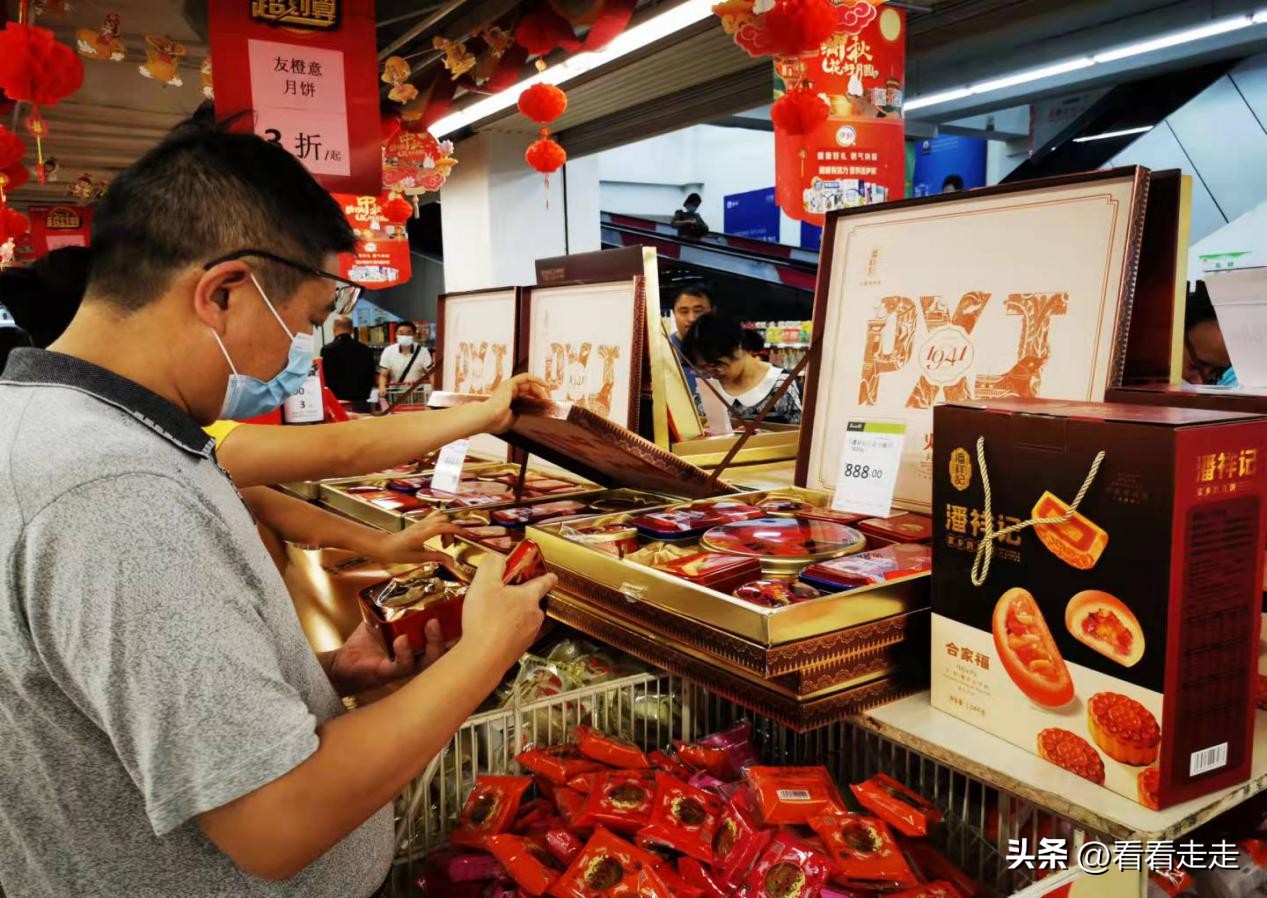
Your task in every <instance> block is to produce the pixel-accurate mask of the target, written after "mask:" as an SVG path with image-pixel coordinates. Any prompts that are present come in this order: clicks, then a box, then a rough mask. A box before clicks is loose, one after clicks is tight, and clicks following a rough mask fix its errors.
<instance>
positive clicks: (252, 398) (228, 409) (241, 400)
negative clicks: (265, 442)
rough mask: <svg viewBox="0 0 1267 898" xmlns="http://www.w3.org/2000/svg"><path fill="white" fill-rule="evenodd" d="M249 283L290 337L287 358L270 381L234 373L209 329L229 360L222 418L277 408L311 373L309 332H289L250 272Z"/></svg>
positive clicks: (241, 417)
mask: <svg viewBox="0 0 1267 898" xmlns="http://www.w3.org/2000/svg"><path fill="white" fill-rule="evenodd" d="M251 283H253V284H255V289H256V290H259V291H260V298H262V299H263V300H264V303H265V305H267V306H268V310H269V311H270V312H272V313H273V317H274V318H276V319H277V323H278V324H279V325H280V326H281V329H282V330H283V331H285V332H286V335H287V336H289V337H290V340H291V341H290V357H289V358H288V359H287V361H286V367H285V368H283V369H282V370H281V371H280V372H279V373H278V374H277V375H276V376H274V377H273V378H272V379H271V380H267V381H264V380H260V379H259V378H258V377H251V376H250V375H249V374H238V369H237V366H235V365H234V364H233V359H231V358H229V351H228V350H227V349H225V348H224V343H223V342H222V341H221V340H220V335H219V334H217V333H216V332H215V331H212V332H211V335H212V336H213V337H215V338H216V343H218V344H219V345H220V351H221V352H222V353H224V360H225V361H226V362H228V363H229V370H230V371H232V372H233V373H232V374H230V375H229V383H228V385H227V386H226V387H225V390H224V403H223V404H222V405H221V406H220V417H221V418H222V419H224V418H227V419H231V420H235V421H242V420H245V419H247V418H255V417H258V416H259V415H265V414H268V413H269V412H271V411H273V410H274V409H276V408H279V407H280V406H281V404H282V403H283V402H285V401H286V399H287V397H290V396H294V395H295V394H296V393H298V392H299V390H300V389H301V388H302V387H303V385H304V382H305V381H306V380H307V379H308V375H309V374H310V373H311V372H312V335H311V334H302V333H301V334H292V333H291V332H290V328H288V327H287V326H286V322H284V321H282V317H281V316H280V315H278V314H277V309H275V308H273V304H272V302H270V301H269V298H268V294H266V293H265V292H264V288H263V287H261V286H260V282H259V281H257V280H256V279H255V275H251Z"/></svg>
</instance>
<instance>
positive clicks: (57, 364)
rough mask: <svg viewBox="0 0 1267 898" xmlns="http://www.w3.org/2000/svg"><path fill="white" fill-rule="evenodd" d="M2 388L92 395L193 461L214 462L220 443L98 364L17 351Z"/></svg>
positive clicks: (162, 401)
mask: <svg viewBox="0 0 1267 898" xmlns="http://www.w3.org/2000/svg"><path fill="white" fill-rule="evenodd" d="M0 383H6V384H17V385H23V384H25V385H32V386H61V387H69V388H70V389H72V390H79V391H80V392H81V393H87V394H88V395H90V396H93V397H94V398H96V399H99V400H101V401H102V402H105V403H107V404H109V405H113V406H114V407H115V408H118V409H120V410H121V411H124V412H127V413H128V414H129V415H131V416H132V417H133V418H136V420H138V421H140V422H141V423H142V424H144V425H145V426H146V427H148V428H150V429H151V430H153V431H154V432H155V433H157V434H159V435H160V436H162V437H163V438H164V439H166V440H169V441H170V442H172V443H174V444H175V445H177V446H179V447H180V448H181V449H184V450H185V451H186V452H189V453H191V454H192V455H197V456H200V457H202V458H211V454H212V449H213V448H214V447H215V440H213V439H212V438H211V437H209V436H208V435H207V432H206V431H205V430H203V429H202V428H201V427H199V426H198V422H197V421H195V420H194V419H193V418H191V417H189V415H188V414H187V413H186V412H184V411H183V410H181V409H180V408H178V407H177V406H175V405H173V404H172V403H171V402H169V401H168V400H166V399H164V398H163V397H162V396H159V395H158V394H157V393H154V392H151V391H150V390H147V389H146V388H145V387H143V386H141V385H140V384H138V383H135V382H133V381H130V380H128V379H127V378H126V377H120V376H119V375H118V374H115V373H114V372H113V371H108V370H106V369H105V368H102V367H101V366H99V365H94V364H93V363H92V362H86V361H84V360H83V359H80V358H76V357H75V356H72V355H66V354H64V353H60V352H50V351H48V350H46V349H15V350H13V352H12V353H10V355H9V363H8V364H7V365H6V366H5V369H4V372H3V374H0Z"/></svg>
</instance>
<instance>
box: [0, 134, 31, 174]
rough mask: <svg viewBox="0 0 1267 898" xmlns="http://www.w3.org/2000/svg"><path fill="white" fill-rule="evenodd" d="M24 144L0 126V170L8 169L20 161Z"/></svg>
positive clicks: (24, 147)
mask: <svg viewBox="0 0 1267 898" xmlns="http://www.w3.org/2000/svg"><path fill="white" fill-rule="evenodd" d="M25 155H26V144H24V143H23V142H22V138H20V137H18V136H17V135H16V134H14V133H13V132H12V131H10V130H9V129H8V128H6V127H5V126H4V125H0V168H8V167H9V166H10V165H16V164H17V163H19V162H21V161H22V157H23V156H25Z"/></svg>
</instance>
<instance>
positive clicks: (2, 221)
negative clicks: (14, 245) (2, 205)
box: [0, 209, 31, 243]
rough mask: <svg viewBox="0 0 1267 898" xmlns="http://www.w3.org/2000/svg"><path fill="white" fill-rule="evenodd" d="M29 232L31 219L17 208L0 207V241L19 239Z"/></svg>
mask: <svg viewBox="0 0 1267 898" xmlns="http://www.w3.org/2000/svg"><path fill="white" fill-rule="evenodd" d="M30 232H31V219H29V218H27V217H26V216H25V215H23V214H22V213H21V212H19V211H18V210H17V209H0V243H3V242H5V241H6V240H9V239H13V240H21V239H22V238H23V237H25V236H26V235H27V234H29V233H30Z"/></svg>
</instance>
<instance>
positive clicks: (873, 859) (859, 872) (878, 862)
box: [809, 813, 919, 889]
mask: <svg viewBox="0 0 1267 898" xmlns="http://www.w3.org/2000/svg"><path fill="white" fill-rule="evenodd" d="M809 825H810V826H811V827H812V828H813V830H814V832H816V833H818V835H819V837H820V838H821V839H822V840H823V845H824V847H825V848H826V849H827V853H828V854H830V855H831V859H832V861H833V864H834V867H835V869H834V871H833V876H839V877H841V878H843V879H845V880H848V881H849V882H877V883H883V884H884V885H885V888H897V889H907V888H911V887H912V886H916V885H919V879H918V878H916V876H915V872H914V871H913V870H912V869H911V865H910V864H908V863H907V861H906V856H905V855H904V854H903V853H902V849H901V846H899V845H898V842H897V839H895V838H894V837H893V833H891V832H890V831H889V827H888V825H887V824H885V822H884V821H883V820H881V819H879V818H878V817H863V816H861V815H858V814H835V813H833V814H821V815H819V816H817V817H813V818H811V819H810V822H809Z"/></svg>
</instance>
